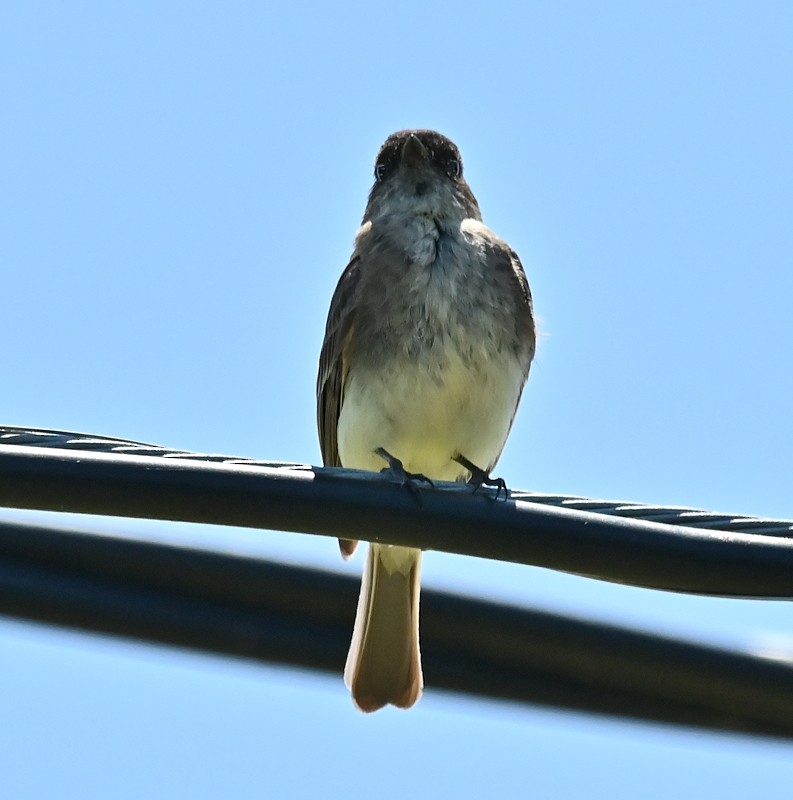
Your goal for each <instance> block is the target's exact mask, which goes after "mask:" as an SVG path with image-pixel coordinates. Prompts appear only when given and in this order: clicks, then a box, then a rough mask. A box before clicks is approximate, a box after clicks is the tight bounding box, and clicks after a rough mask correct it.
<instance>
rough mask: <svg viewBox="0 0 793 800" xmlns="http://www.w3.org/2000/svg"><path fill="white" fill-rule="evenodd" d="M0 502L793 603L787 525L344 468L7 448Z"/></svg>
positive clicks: (2, 451) (792, 553)
mask: <svg viewBox="0 0 793 800" xmlns="http://www.w3.org/2000/svg"><path fill="white" fill-rule="evenodd" d="M0 441H5V439H0ZM137 446H138V445H134V447H137ZM102 447H104V448H106V441H105V443H104V444H103V445H102ZM140 447H144V448H148V447H150V446H149V445H140ZM0 506H7V507H13V508H31V509H43V510H54V511H72V512H80V513H87V514H103V515H109V516H129V517H145V518H150V519H169V520H182V521H190V522H204V523H211V524H220V525H238V526H243V527H252V528H273V529H279V530H287V531H302V532H306V533H314V534H321V535H324V536H333V537H336V536H340V537H344V538H351V537H356V538H357V537H362V538H369V539H372V540H375V541H380V542H387V543H391V544H401V545H407V546H412V547H421V548H424V549H431V550H442V551H445V552H450V553H459V554H463V555H472V556H479V557H483V558H491V559H499V560H502V561H513V562H517V563H524V564H532V565H535V566H541V567H547V568H551V569H556V570H561V571H564V572H569V573H573V574H577V575H584V576H588V577H591V578H599V579H602V580H609V581H614V582H617V583H625V584H632V585H635V586H644V587H652V588H657V589H666V590H672V591H681V592H689V593H696V594H709V595H720V596H741V597H777V598H780V597H784V598H788V597H791V596H793V538H791V536H789V535H784V533H783V532H782V530H781V527H782V526H784V525H785V524H787V525H788V526H789V523H784V522H779V523H774V524H775V526H776V527H775V528H773V530H772V533H769V534H768V535H766V534H758V533H754V532H753V533H745V532H735V531H725V532H721V531H710V530H702V529H698V528H694V527H689V526H683V525H669V524H664V523H659V522H649V521H645V520H638V519H633V518H630V517H621V516H607V515H604V514H600V513H593V512H591V511H579V510H575V509H570V508H564V507H558V506H552V505H540V504H537V503H534V502H527V501H525V500H522V499H520V497H519V495H518V493H515V495H514V496H513V497H512V498H511V499H510V500H508V501H493V500H492V499H491V498H489V497H488V496H487V494H486V493H484V492H482V493H477V494H476V495H474V494H472V493H471V491H470V489H468V488H467V487H464V486H460V485H450V484H442V485H441V486H439V487H438V488H436V489H422V490H421V492H420V502H417V500H416V498H415V497H414V495H413V494H412V493H411V492H408V491H405V489H404V488H403V487H402V486H400V485H399V483H398V482H395V481H393V480H392V479H389V478H388V477H386V476H381V475H377V474H375V473H364V472H354V471H350V470H334V469H322V468H315V467H305V466H300V465H293V464H289V465H281V466H278V467H273V466H258V465H255V464H251V463H234V462H232V463H229V462H228V461H227V460H225V459H224V460H223V461H221V462H220V463H218V462H217V461H215V460H214V459H213V460H196V459H190V458H185V457H184V455H183V454H177V455H174V456H173V457H162V456H152V455H145V456H142V455H130V454H119V453H108V452H91V451H90V450H86V449H84V448H82V447H81V448H80V449H63V448H50V447H38V446H30V445H21V444H17V445H9V444H3V445H0Z"/></svg>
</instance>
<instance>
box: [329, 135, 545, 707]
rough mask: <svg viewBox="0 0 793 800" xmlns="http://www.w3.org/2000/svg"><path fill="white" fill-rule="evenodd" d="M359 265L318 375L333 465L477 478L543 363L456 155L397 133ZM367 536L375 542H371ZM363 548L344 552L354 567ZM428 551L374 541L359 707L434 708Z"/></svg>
mask: <svg viewBox="0 0 793 800" xmlns="http://www.w3.org/2000/svg"><path fill="white" fill-rule="evenodd" d="M375 175H376V182H375V184H374V186H373V187H372V191H371V193H370V195H369V202H368V204H367V208H366V212H365V214H364V219H363V224H362V226H361V228H360V229H359V231H358V234H357V236H356V240H355V249H354V252H353V256H352V258H351V260H350V263H349V264H348V266H347V268H346V269H345V271H344V273H343V274H342V276H341V279H340V280H339V283H338V286H337V287H336V291H335V293H334V296H333V299H332V301H331V307H330V312H329V315H328V323H327V328H326V332H325V340H324V342H323V346H322V352H321V355H320V364H319V375H318V378H317V420H318V426H319V437H320V446H321V449H322V456H323V460H324V463H325V464H326V465H334V466H339V465H341V466H346V467H355V468H359V469H370V470H380V469H382V468H383V467H384V466H385V464H384V462H383V460H382V458H381V457H380V456H378V455H377V454H376V453H375V450H376V449H377V448H380V447H382V448H384V449H385V450H386V451H388V452H389V453H390V454H391V455H392V456H394V457H396V458H398V459H400V460H401V462H402V463H403V465H404V467H405V469H406V470H407V471H409V472H415V473H423V474H424V475H426V476H428V477H429V478H434V479H438V480H468V479H469V477H470V473H469V472H468V471H467V470H466V469H464V468H463V467H461V466H460V464H459V463H457V462H456V461H454V458H455V457H456V456H458V455H462V456H465V458H467V459H468V460H469V461H471V462H473V463H474V464H475V465H476V466H478V467H481V468H482V469H483V470H485V471H486V472H489V471H490V470H491V469H492V468H493V467H494V466H495V463H496V461H497V460H498V457H499V456H500V454H501V451H502V449H503V447H504V443H505V442H506V438H507V435H508V433H509V430H510V427H511V425H512V420H513V418H514V414H515V411H516V409H517V405H518V401H519V399H520V396H521V392H522V390H523V386H524V384H525V381H526V378H527V377H528V373H529V366H530V364H531V360H532V358H533V355H534V347H535V330H534V319H533V314H532V301H531V294H530V292H529V286H528V283H527V281H526V276H525V274H524V272H523V268H522V266H521V264H520V261H519V259H518V257H517V255H516V254H515V252H514V251H513V250H512V249H511V248H510V247H509V245H507V244H506V243H505V242H504V241H502V240H501V239H499V238H498V236H496V235H495V234H494V233H493V232H492V231H491V230H490V229H488V228H487V227H486V226H485V225H484V224H483V223H482V221H481V214H480V212H479V206H478V204H477V202H476V199H475V198H474V196H473V194H472V192H471V190H470V188H469V187H468V184H467V183H466V182H465V180H464V179H463V177H462V162H461V160H460V155H459V152H458V151H457V148H456V147H455V145H454V144H453V143H452V142H450V141H449V140H448V139H446V138H445V137H443V136H441V135H440V134H438V133H436V132H434V131H400V132H398V133H395V134H392V135H391V136H390V137H389V138H388V139H387V140H386V142H385V144H384V145H383V147H382V148H381V150H380V153H379V154H378V158H377V162H376V166H375ZM362 534H363V535H364V536H365V532H362ZM355 544H356V542H354V541H348V540H341V541H340V546H341V549H342V553H343V554H344V555H345V556H349V555H350V554H351V553H352V552H353V550H354V549H355ZM420 555H421V554H420V551H418V550H413V549H409V548H402V547H391V546H388V545H372V546H370V551H369V554H368V558H367V566H366V569H365V572H364V580H363V581H362V590H361V598H360V601H359V605H358V613H357V615H356V623H355V630H354V634H353V641H352V645H351V648H350V654H349V656H348V660H347V666H346V669H345V679H346V681H347V683H348V685H350V687H351V689H352V695H353V699H354V701H355V703H356V705H357V706H358V707H359V708H361V709H362V710H364V711H373V710H375V709H377V708H380V707H381V706H383V705H385V704H387V703H393V704H394V705H398V706H401V707H408V706H410V705H412V704H413V703H414V702H415V701H416V700H417V699H418V697H419V696H420V693H421V688H422V674H421V664H420V656H419V645H418V603H419V573H420Z"/></svg>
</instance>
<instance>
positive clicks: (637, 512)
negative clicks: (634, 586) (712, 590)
mask: <svg viewBox="0 0 793 800" xmlns="http://www.w3.org/2000/svg"><path fill="white" fill-rule="evenodd" d="M0 444H16V445H27V446H36V447H56V448H59V449H61V448H62V449H70V450H89V451H92V452H106V453H120V454H128V455H141V456H143V455H147V456H160V457H162V458H186V459H191V460H197V461H210V462H215V463H222V464H248V465H250V466H262V467H270V468H274V469H280V468H286V467H289V466H291V467H294V468H296V469H305V468H307V466H306V465H304V464H296V463H292V462H281V461H261V460H255V459H250V458H240V457H238V456H228V455H219V454H210V453H193V452H190V451H187V450H176V449H173V448H168V447H162V446H160V445H155V444H147V443H145V442H136V441H132V440H130V439H118V438H113V437H109V436H96V435H93V434H88V433H75V432H74V431H57V430H50V429H44V428H24V427H18V426H8V425H6V426H0ZM333 472H343V473H345V474H347V475H349V476H350V477H353V476H356V475H358V476H360V475H362V473H360V472H358V471H357V470H333ZM363 475H366V473H363ZM366 477H368V475H366ZM444 489H445V490H447V491H465V490H464V489H461V487H460V486H459V485H458V484H445V485H444ZM483 492H485V493H487V492H488V490H487V489H484V490H483ZM493 493H494V492H491V494H493ZM510 495H511V497H512V498H513V499H515V500H526V501H528V502H531V503H539V504H542V505H552V506H559V507H561V508H573V509H576V510H578V511H590V512H593V513H598V514H607V515H614V516H619V517H630V518H632V519H644V520H647V521H650V522H663V523H664V524H666V525H684V526H687V527H693V528H707V529H710V530H722V531H741V532H747V533H756V534H761V535H764V536H776V535H779V536H793V520H776V519H767V518H760V517H748V516H746V515H743V514H723V513H715V512H711V511H703V510H701V509H696V508H689V507H687V506H660V505H647V504H642V503H633V502H625V501H611V500H598V499H593V498H589V497H581V496H578V495H567V494H547V493H544V492H529V491H525V490H511V492H510Z"/></svg>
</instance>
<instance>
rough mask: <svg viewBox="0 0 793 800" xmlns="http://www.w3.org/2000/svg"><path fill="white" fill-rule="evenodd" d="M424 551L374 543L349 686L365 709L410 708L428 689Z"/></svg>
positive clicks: (349, 663)
mask: <svg viewBox="0 0 793 800" xmlns="http://www.w3.org/2000/svg"><path fill="white" fill-rule="evenodd" d="M420 574H421V550H415V549H413V548H408V547H396V546H392V545H380V544H371V545H369V552H368V553H367V556H366V568H365V570H364V573H363V580H362V581H361V595H360V597H359V599H358V611H357V613H356V615H355V628H354V630H353V634H352V643H351V644H350V652H349V654H348V656H347V664H346V666H345V667H344V682H345V683H346V684H347V686H349V687H350V690H351V691H352V699H353V702H354V703H355V705H356V706H358V708H360V709H361V711H376V710H377V709H378V708H382V707H383V706H384V705H386V704H387V703H392V704H393V705H395V706H399V707H400V708H409V707H410V706H412V705H413V704H414V703H415V702H416V700H418V699H419V697H420V696H421V690H422V687H423V685H424V681H423V676H422V673H421V655H420V652H419V591H420V581H419V579H420Z"/></svg>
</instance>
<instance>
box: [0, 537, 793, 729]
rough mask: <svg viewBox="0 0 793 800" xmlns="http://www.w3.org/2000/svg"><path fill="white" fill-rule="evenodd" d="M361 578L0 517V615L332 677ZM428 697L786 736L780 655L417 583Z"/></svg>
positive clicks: (791, 687)
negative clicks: (450, 694)
mask: <svg viewBox="0 0 793 800" xmlns="http://www.w3.org/2000/svg"><path fill="white" fill-rule="evenodd" d="M357 593H358V581H357V580H356V579H352V578H347V577H344V576H341V575H338V574H334V573H329V572H323V571H319V570H310V569H302V568H297V567H289V566H286V565H283V564H275V563H272V562H268V561H264V560H260V559H256V558H250V557H242V556H239V555H235V554H232V553H228V552H224V551H223V550H222V549H219V548H213V549H208V548H205V549H198V548H193V547H186V546H177V545H169V544H162V543H157V542H155V541H153V540H146V539H138V540H134V539H128V538H121V537H116V536H109V535H99V534H93V533H83V532H78V531H73V530H68V529H65V528H58V527H54V526H42V525H33V524H28V523H8V522H0V613H4V614H9V615H13V616H16V617H21V618H23V619H27V620H34V621H39V622H45V623H51V624H57V625H63V626H68V627H72V628H78V629H83V630H88V631H94V632H101V633H107V634H114V635H120V636H124V637H129V638H133V639H138V640H144V641H150V642H159V643H166V644H169V645H178V646H182V647H188V648H192V649H197V650H201V651H206V652H212V653H217V654H223V655H231V656H236V657H242V658H246V659H252V660H255V661H264V662H271V663H278V664H286V665H291V666H295V667H300V668H304V669H311V670H320V671H323V672H326V673H331V674H333V675H335V676H337V678H338V684H337V685H338V691H339V693H340V695H341V693H342V692H344V691H345V690H344V689H343V687H342V683H341V671H342V666H343V664H344V658H345V653H346V649H347V645H348V643H349V637H350V632H351V626H352V620H353V616H354V612H355V603H356V598H357ZM421 636H422V653H423V657H424V669H425V678H426V682H427V693H428V695H430V696H431V694H432V693H433V692H434V691H436V690H452V691H455V692H462V693H465V694H469V695H475V696H479V697H481V698H491V699H500V700H508V701H512V702H523V703H532V704H538V705H542V706H546V707H553V708H567V709H573V710H578V711H586V712H595V713H599V714H609V715H617V716H621V717H626V718H632V719H641V720H654V721H660V722H664V723H674V724H684V725H690V726H696V727H699V728H703V729H708V730H716V731H736V732H742V733H753V734H764V735H768V736H775V737H783V738H787V739H790V738H793V667H791V666H790V665H788V664H784V663H780V662H776V661H771V660H768V659H765V658H762V657H758V656H754V655H751V654H747V653H737V652H729V651H725V650H720V649H717V648H713V647H703V646H700V645H695V644H691V643H688V642H684V641H681V640H677V639H672V638H668V637H659V636H653V635H651V634H646V633H639V632H636V631H632V630H628V629H625V628H620V627H617V626H612V625H602V624H597V623H594V622H587V621H584V620H580V619H575V618H572V617H565V616H560V615H557V614H552V613H548V612H544V611H538V610H529V609H523V608H516V607H514V606H507V605H501V604H495V603H490V602H484V601H481V600H474V599H471V598H465V597H460V596H456V595H453V594H445V593H441V592H437V591H431V590H425V591H424V593H423V596H422V629H421Z"/></svg>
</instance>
